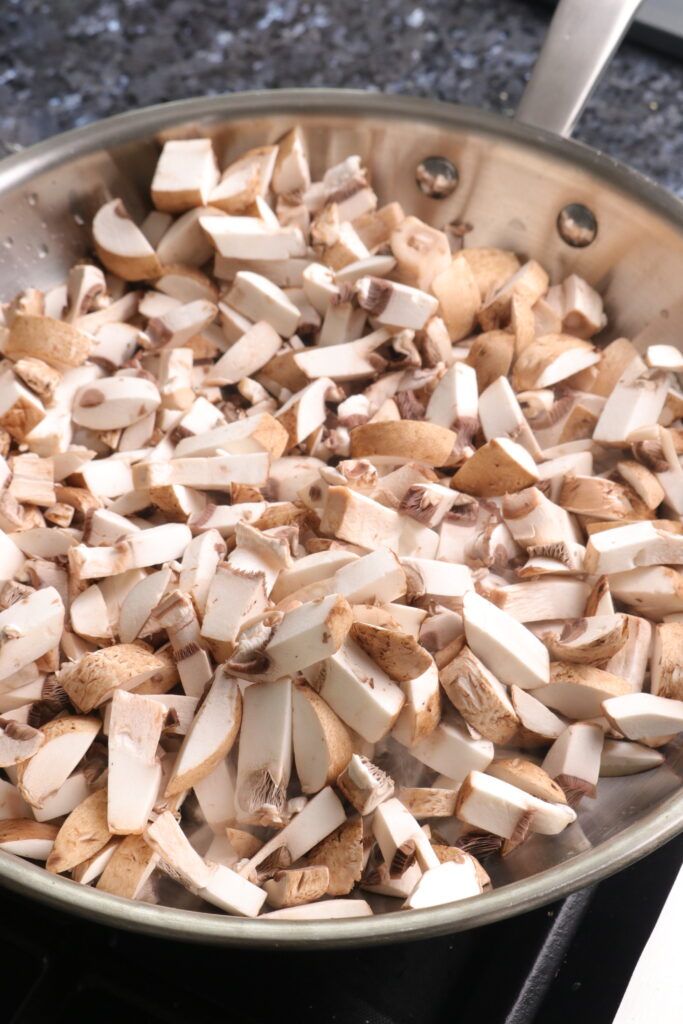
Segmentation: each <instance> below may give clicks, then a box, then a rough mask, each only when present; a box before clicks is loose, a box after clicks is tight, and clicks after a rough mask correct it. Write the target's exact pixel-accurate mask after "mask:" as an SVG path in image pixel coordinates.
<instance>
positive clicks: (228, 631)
mask: <svg viewBox="0 0 683 1024" xmlns="http://www.w3.org/2000/svg"><path fill="white" fill-rule="evenodd" d="M267 604H268V599H267V593H266V580H265V577H264V575H263V573H260V572H248V571H245V570H242V569H239V568H236V567H233V566H231V565H230V564H229V563H222V564H219V565H218V567H217V569H216V572H215V574H214V576H213V579H212V580H211V584H210V586H209V592H208V596H207V600H206V607H205V612H204V621H203V623H202V627H201V635H202V636H203V637H204V638H205V639H206V640H208V641H218V642H221V643H226V642H228V643H233V642H234V641H235V640H236V639H237V636H238V633H239V631H240V629H241V628H242V626H243V624H244V623H245V621H247V620H248V619H249V618H250V617H253V616H255V615H259V614H261V613H262V612H265V610H266V607H267Z"/></svg>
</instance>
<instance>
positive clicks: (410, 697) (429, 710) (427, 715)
mask: <svg viewBox="0 0 683 1024" xmlns="http://www.w3.org/2000/svg"><path fill="white" fill-rule="evenodd" d="M399 635H400V634H399ZM415 643H416V645H417V641H415ZM417 646H419V645H417ZM400 686H401V689H402V690H403V692H404V694H405V698H406V700H405V704H404V705H403V707H402V708H401V712H400V714H399V716H398V718H397V720H396V724H395V725H394V728H393V730H392V735H393V736H394V737H395V738H396V739H397V740H399V742H400V743H402V744H403V745H404V746H407V747H413V746H414V745H415V744H416V743H421V742H423V741H424V740H426V739H427V738H428V737H429V736H431V734H432V733H433V732H434V730H435V729H436V727H437V726H438V724H439V722H440V720H441V693H440V690H439V672H438V669H437V667H436V664H435V663H434V661H431V662H430V664H429V665H428V667H427V668H426V669H425V671H424V672H422V673H421V674H420V675H419V676H415V677H414V678H412V679H403V680H402V681H401V682H400Z"/></svg>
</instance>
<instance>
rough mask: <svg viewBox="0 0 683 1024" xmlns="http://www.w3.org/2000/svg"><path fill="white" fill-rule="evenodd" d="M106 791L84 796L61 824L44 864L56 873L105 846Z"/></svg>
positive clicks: (68, 868) (107, 836)
mask: <svg viewBox="0 0 683 1024" xmlns="http://www.w3.org/2000/svg"><path fill="white" fill-rule="evenodd" d="M110 839H111V835H110V833H109V828H108V825H107V791H106V789H98V790H96V791H95V792H94V793H91V794H90V796H88V797H86V798H85V800H83V802H82V803H80V804H79V805H78V806H77V807H75V808H74V810H73V811H72V812H71V813H70V814H69V816H68V817H67V819H66V821H65V822H64V823H63V824H62V825H61V827H60V829H59V832H58V833H57V835H56V837H55V841H54V846H53V847H52V850H51V851H50V856H49V857H48V859H47V862H46V864H45V867H46V868H47V870H48V871H51V872H53V873H54V874H56V875H58V874H61V873H62V872H64V871H70V870H71V869H72V868H74V867H76V865H77V864H80V863H82V861H84V860H87V859H88V858H89V857H92V856H94V855H95V854H96V853H99V851H100V850H101V849H102V848H103V847H104V846H106V845H107V843H108V842H109V840H110Z"/></svg>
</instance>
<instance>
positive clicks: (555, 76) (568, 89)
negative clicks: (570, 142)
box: [516, 0, 642, 137]
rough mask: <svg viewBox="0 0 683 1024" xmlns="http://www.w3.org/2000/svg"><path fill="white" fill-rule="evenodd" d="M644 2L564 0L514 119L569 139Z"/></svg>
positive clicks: (632, 0)
mask: <svg viewBox="0 0 683 1024" xmlns="http://www.w3.org/2000/svg"><path fill="white" fill-rule="evenodd" d="M641 3H642V0H560V2H559V4H558V5H557V9H556V11H555V14H554V16H553V19H552V21H551V23H550V29H549V30H548V35H547V37H546V40H545V43H544V44H543V48H542V50H541V53H540V55H539V57H538V60H537V61H536V64H535V66H534V70H533V72H532V74H531V79H530V80H529V84H528V85H527V87H526V89H525V91H524V95H523V96H522V101H521V103H520V105H519V108H518V110H517V114H516V118H517V120H518V121H523V122H524V123H525V124H530V125H532V126H533V127H535V128H545V129H546V130H547V131H551V132H555V133H556V134H557V135H562V136H565V137H567V136H569V135H571V133H572V129H573V128H574V125H575V124H576V121H577V120H578V118H579V115H580V114H581V111H582V110H583V108H584V105H585V104H586V101H587V100H588V97H589V96H590V94H591V92H592V91H593V88H594V87H595V85H596V83H597V81H598V79H599V77H600V75H601V74H602V72H603V70H604V69H605V67H606V66H607V64H608V63H609V61H610V59H611V57H612V55H613V53H614V52H615V50H616V49H617V47H618V46H619V43H620V42H621V40H622V38H623V36H624V35H625V33H626V30H627V28H628V27H629V25H630V24H631V21H632V20H633V17H634V15H635V13H636V11H637V10H638V8H639V7H640V4H641Z"/></svg>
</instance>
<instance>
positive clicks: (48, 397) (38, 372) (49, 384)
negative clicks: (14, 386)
mask: <svg viewBox="0 0 683 1024" xmlns="http://www.w3.org/2000/svg"><path fill="white" fill-rule="evenodd" d="M14 372H15V373H16V375H17V377H19V378H20V379H21V380H23V382H24V384H26V385H27V387H29V388H31V390H32V391H35V392H36V394H37V395H39V396H40V398H42V399H43V401H44V402H45V403H46V404H47V405H50V404H51V403H52V401H53V399H54V397H55V391H56V389H57V386H58V385H59V383H60V381H61V379H62V376H61V374H60V372H59V370H55V368H54V367H53V366H48V364H47V363H46V362H44V361H43V360H42V359H36V358H35V357H27V358H26V359H18V360H17V362H16V363H15V364H14Z"/></svg>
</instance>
